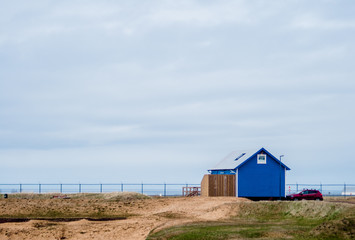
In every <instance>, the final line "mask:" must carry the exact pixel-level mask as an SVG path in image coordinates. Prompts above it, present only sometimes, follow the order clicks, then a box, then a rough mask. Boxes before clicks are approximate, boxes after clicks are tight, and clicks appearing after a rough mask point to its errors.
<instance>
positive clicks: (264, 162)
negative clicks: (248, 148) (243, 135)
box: [256, 154, 266, 164]
mask: <svg viewBox="0 0 355 240" xmlns="http://www.w3.org/2000/svg"><path fill="white" fill-rule="evenodd" d="M261 156H263V157H265V161H260V160H259V157H261ZM256 159H257V163H258V164H266V154H258V155H257V157H256Z"/></svg>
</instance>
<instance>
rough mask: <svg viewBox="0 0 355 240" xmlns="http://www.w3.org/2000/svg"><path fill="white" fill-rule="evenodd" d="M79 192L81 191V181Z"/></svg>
mask: <svg viewBox="0 0 355 240" xmlns="http://www.w3.org/2000/svg"><path fill="white" fill-rule="evenodd" d="M79 193H81V183H79Z"/></svg>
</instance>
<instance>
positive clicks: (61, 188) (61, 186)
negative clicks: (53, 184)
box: [60, 184, 63, 193]
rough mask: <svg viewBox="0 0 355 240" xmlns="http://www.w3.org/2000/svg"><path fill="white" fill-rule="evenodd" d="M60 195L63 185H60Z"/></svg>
mask: <svg viewBox="0 0 355 240" xmlns="http://www.w3.org/2000/svg"><path fill="white" fill-rule="evenodd" d="M60 193H63V184H60Z"/></svg>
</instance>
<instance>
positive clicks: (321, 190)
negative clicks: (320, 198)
mask: <svg viewBox="0 0 355 240" xmlns="http://www.w3.org/2000/svg"><path fill="white" fill-rule="evenodd" d="M319 190H320V192H321V193H322V194H323V189H322V183H320V188H319Z"/></svg>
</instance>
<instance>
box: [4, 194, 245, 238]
mask: <svg viewBox="0 0 355 240" xmlns="http://www.w3.org/2000/svg"><path fill="white" fill-rule="evenodd" d="M238 201H248V200H245V199H238V198H235V197H216V198H211V197H210V198H205V197H191V198H155V199H143V200H131V201H125V202H114V201H111V202H107V201H106V202H105V201H100V200H95V201H93V200H74V199H46V200H24V199H21V200H16V201H11V202H10V201H6V200H2V201H0V210H1V215H2V216H6V215H8V214H13V213H28V211H32V210H33V209H37V211H38V210H41V209H52V210H53V209H56V207H58V208H66V209H68V211H74V212H75V211H83V210H84V209H88V210H90V208H92V207H93V206H96V207H97V206H100V207H102V208H105V209H112V211H113V212H115V211H116V212H120V213H126V214H131V216H130V217H128V219H125V220H114V221H88V220H78V221H72V222H52V221H45V220H31V221H28V222H22V223H2V224H0V240H2V239H11V240H19V239H38V240H41V239H105V240H110V239H126V240H129V239H134V240H139V239H145V238H146V237H147V236H148V234H149V233H150V232H151V231H157V230H159V229H162V228H165V227H170V226H174V225H180V224H183V223H188V222H201V221H215V220H221V221H223V219H227V218H229V217H230V216H231V215H235V214H236V213H237V211H238V209H237V208H238V204H233V203H235V202H238ZM56 205H58V206H56ZM73 208H75V209H73Z"/></svg>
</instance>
